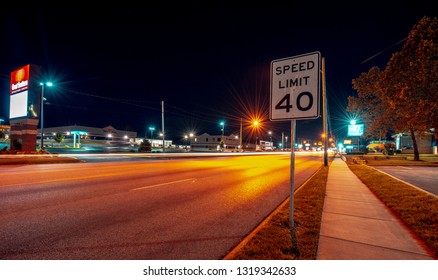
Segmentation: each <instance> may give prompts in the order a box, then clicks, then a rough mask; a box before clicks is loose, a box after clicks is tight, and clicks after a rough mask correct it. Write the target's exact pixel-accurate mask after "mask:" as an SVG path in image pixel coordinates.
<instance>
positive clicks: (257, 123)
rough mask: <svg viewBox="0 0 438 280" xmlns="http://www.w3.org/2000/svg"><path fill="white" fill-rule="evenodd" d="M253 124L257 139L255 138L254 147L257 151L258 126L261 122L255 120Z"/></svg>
mask: <svg viewBox="0 0 438 280" xmlns="http://www.w3.org/2000/svg"><path fill="white" fill-rule="evenodd" d="M252 125H253V126H254V134H255V135H256V140H255V147H254V151H257V140H258V137H257V127H258V126H259V122H258V121H253V122H252Z"/></svg>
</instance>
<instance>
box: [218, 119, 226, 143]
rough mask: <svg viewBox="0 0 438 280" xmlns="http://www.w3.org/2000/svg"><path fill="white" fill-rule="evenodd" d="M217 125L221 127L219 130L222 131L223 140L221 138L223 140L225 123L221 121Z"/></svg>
mask: <svg viewBox="0 0 438 280" xmlns="http://www.w3.org/2000/svg"><path fill="white" fill-rule="evenodd" d="M219 124H220V125H221V126H222V129H221V130H222V140H223V138H224V126H225V122H224V121H221V122H220V123H219Z"/></svg>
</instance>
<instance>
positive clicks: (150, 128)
mask: <svg viewBox="0 0 438 280" xmlns="http://www.w3.org/2000/svg"><path fill="white" fill-rule="evenodd" d="M149 130H150V131H151V141H152V138H153V133H154V130H155V127H153V126H150V127H149Z"/></svg>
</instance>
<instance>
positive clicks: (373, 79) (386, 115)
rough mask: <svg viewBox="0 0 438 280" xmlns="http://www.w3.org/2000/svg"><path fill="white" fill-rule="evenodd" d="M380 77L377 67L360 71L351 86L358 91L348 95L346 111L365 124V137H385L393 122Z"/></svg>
mask: <svg viewBox="0 0 438 280" xmlns="http://www.w3.org/2000/svg"><path fill="white" fill-rule="evenodd" d="M381 77H382V71H381V70H380V69H379V68H378V67H373V68H371V69H370V70H369V71H368V72H367V73H362V74H361V75H360V76H359V77H358V78H356V79H354V80H353V88H354V89H355V90H356V91H357V92H358V96H357V97H354V96H349V97H348V107H347V112H351V113H353V115H355V116H360V117H361V120H362V122H363V123H364V124H365V131H364V133H365V135H364V137H365V138H367V139H371V138H378V139H382V138H383V139H385V138H386V134H387V132H388V131H389V130H391V128H392V123H393V122H394V120H393V118H394V115H392V114H391V111H390V110H389V105H388V100H387V99H386V96H385V87H384V85H382V83H381V80H382V78H381Z"/></svg>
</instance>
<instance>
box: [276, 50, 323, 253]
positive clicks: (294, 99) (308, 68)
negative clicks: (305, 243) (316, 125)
mask: <svg viewBox="0 0 438 280" xmlns="http://www.w3.org/2000/svg"><path fill="white" fill-rule="evenodd" d="M320 69H321V54H320V53H319V52H313V53H308V54H303V55H298V56H294V57H288V58H283V59H277V60H273V61H272V62H271V106H270V111H269V118H270V119H271V120H272V121H284V120H291V138H290V139H291V156H290V201H289V207H290V210H289V227H290V234H291V239H292V245H293V247H294V248H297V244H296V235H295V227H294V190H295V186H294V180H295V121H296V120H300V119H316V118H318V117H319V103H320V101H319V99H320V98H319V96H320V76H321V75H320Z"/></svg>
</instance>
